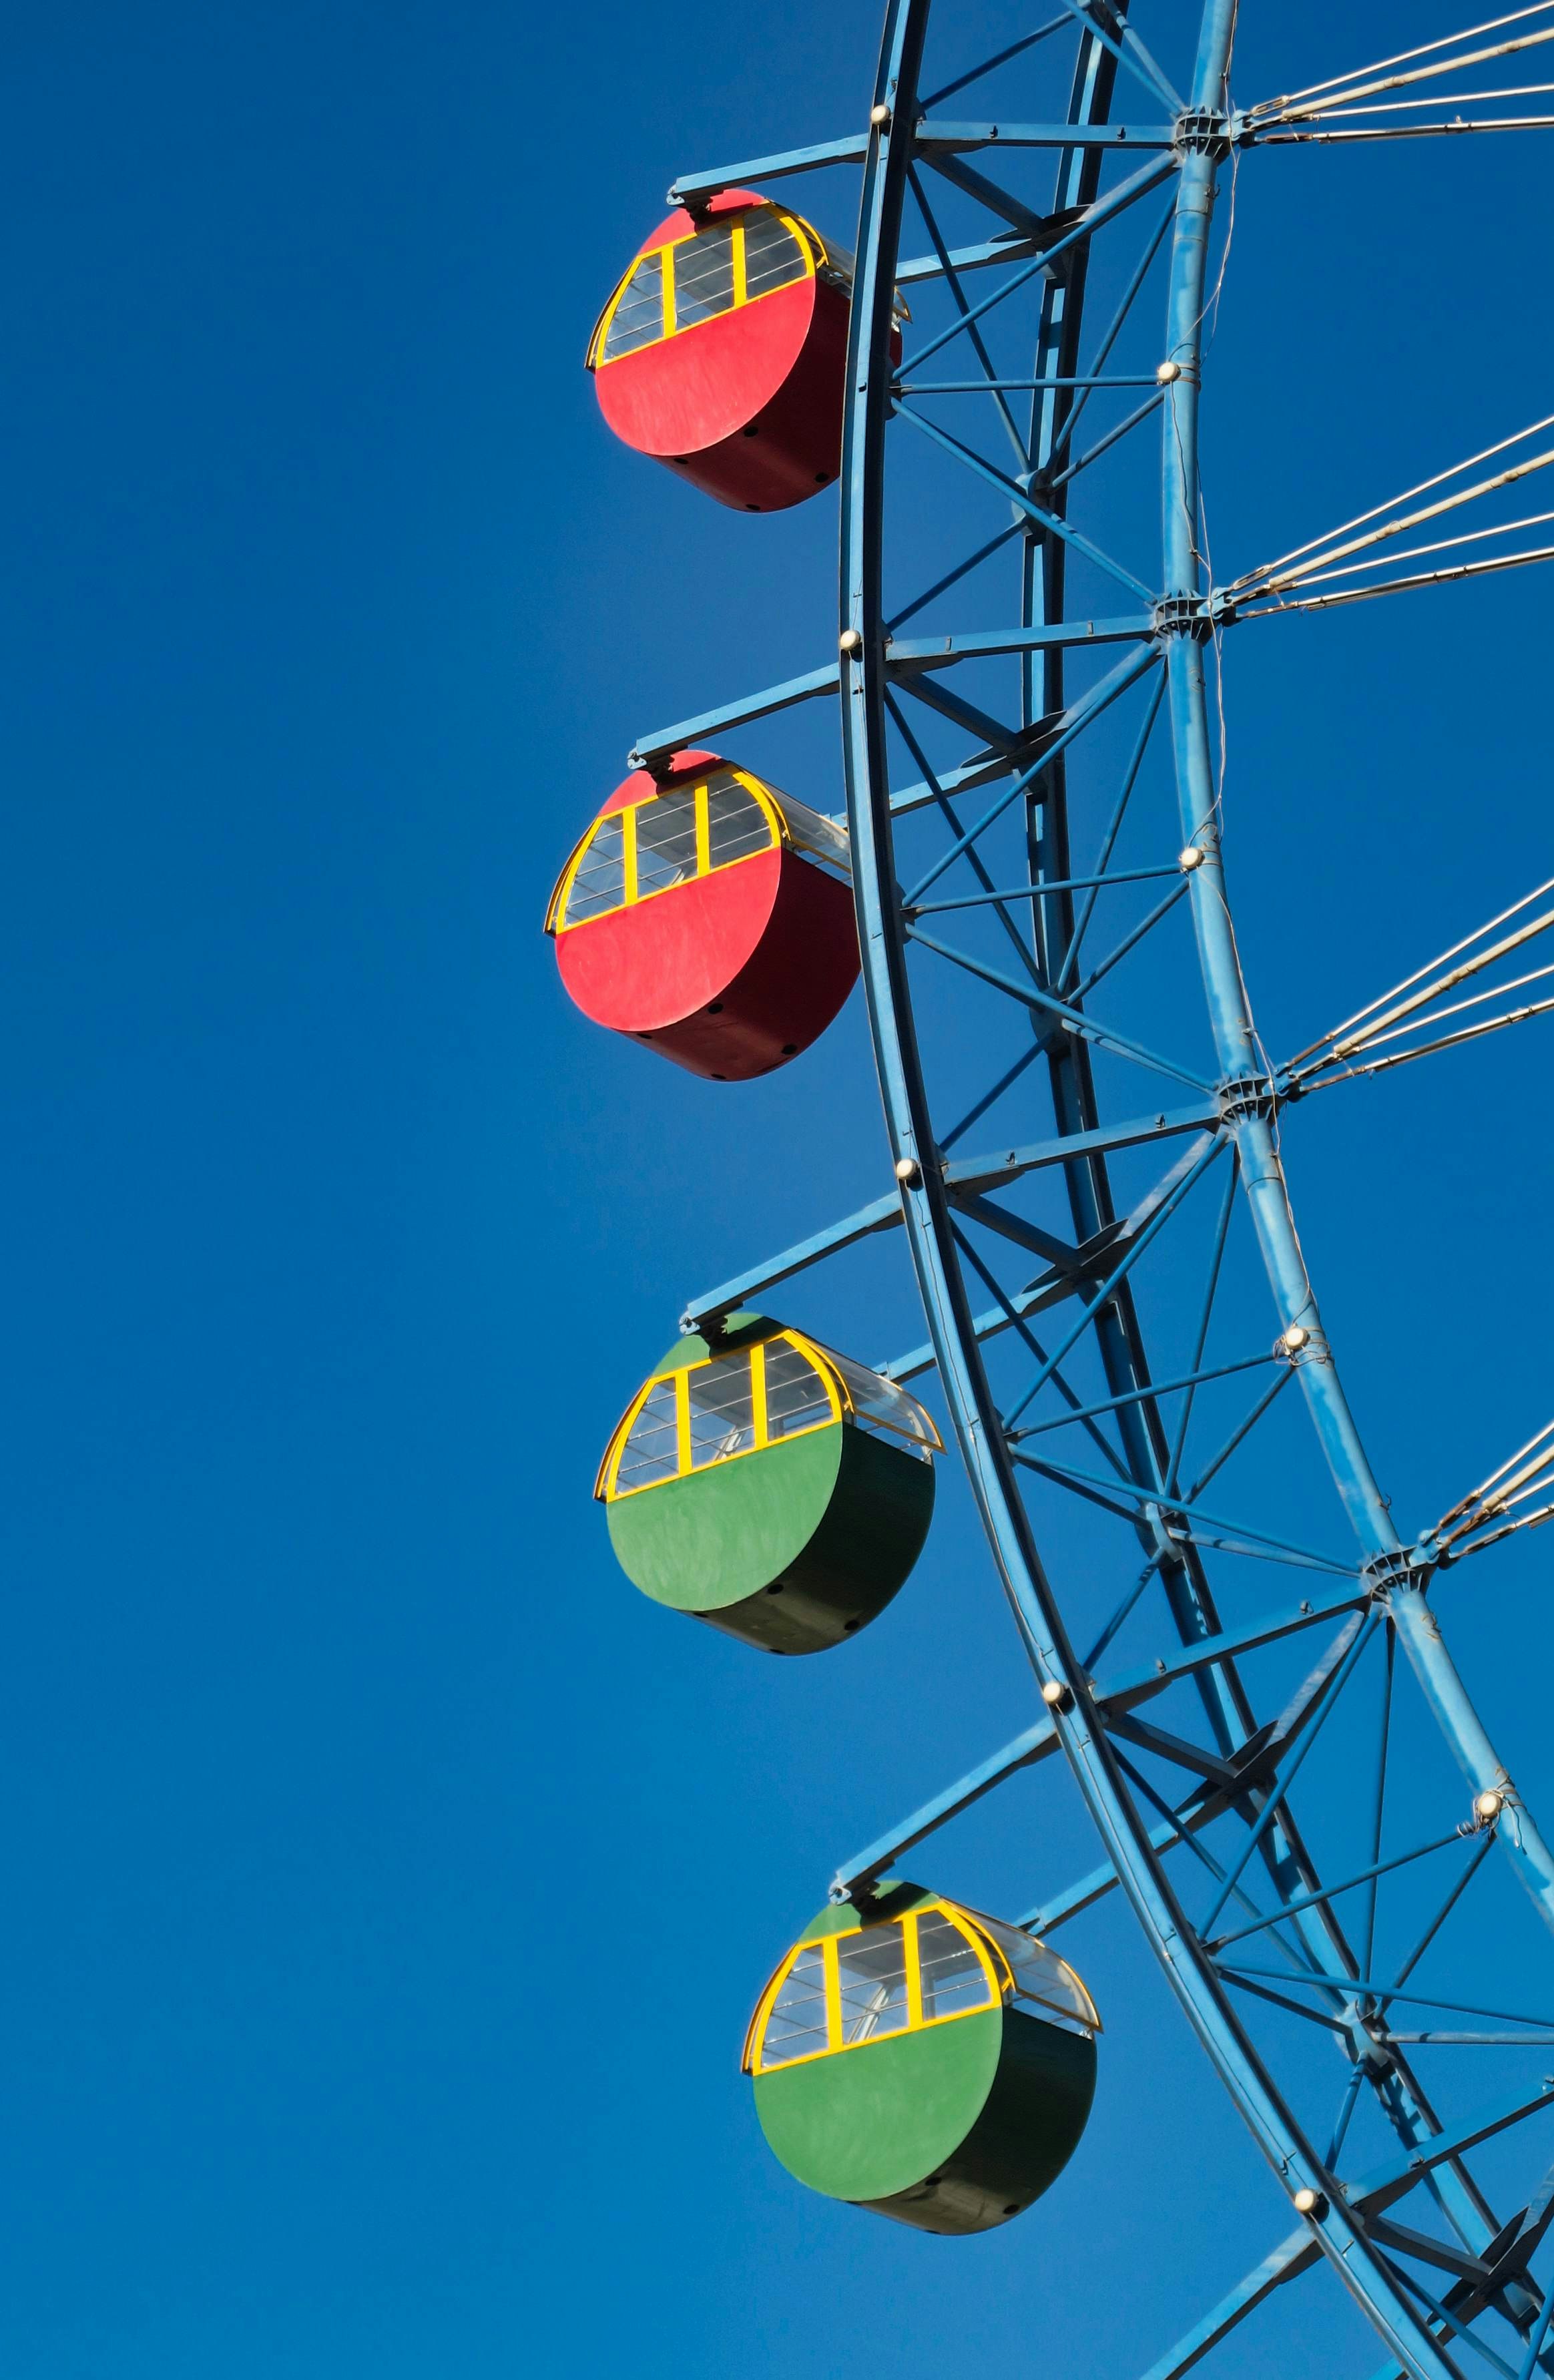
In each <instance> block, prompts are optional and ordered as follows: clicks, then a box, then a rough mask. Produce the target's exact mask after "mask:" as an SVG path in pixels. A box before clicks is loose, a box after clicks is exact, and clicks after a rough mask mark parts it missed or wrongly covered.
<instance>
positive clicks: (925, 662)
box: [885, 508, 1155, 671]
mask: <svg viewBox="0 0 1554 2380" xmlns="http://www.w3.org/2000/svg"><path fill="white" fill-rule="evenodd" d="M1038 509H1039V508H1038ZM1154 634H1155V615H1154V613H1152V612H1138V613H1134V614H1133V615H1132V616H1131V617H1129V618H1124V619H1121V620H1063V621H1059V622H1058V623H1056V624H1055V625H1042V626H1039V627H1029V628H967V629H964V630H962V631H961V632H960V633H959V634H957V635H954V636H949V637H891V638H890V640H889V642H888V643H887V645H886V647H885V664H886V667H887V668H888V669H891V670H893V671H901V670H904V669H905V668H907V667H909V666H913V665H915V666H916V667H917V668H919V669H926V668H932V667H933V666H935V664H937V665H938V666H939V667H941V668H942V667H944V666H945V665H947V664H948V663H949V662H966V661H980V660H985V659H987V658H988V657H989V656H994V657H996V656H997V655H999V654H1001V653H1036V652H1044V651H1050V650H1051V649H1052V648H1053V647H1054V646H1058V647H1062V646H1065V645H1123V644H1132V643H1134V642H1135V641H1141V640H1142V639H1144V638H1146V637H1152V636H1153V635H1154Z"/></svg>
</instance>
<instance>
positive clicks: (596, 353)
mask: <svg viewBox="0 0 1554 2380" xmlns="http://www.w3.org/2000/svg"><path fill="white" fill-rule="evenodd" d="M762 203H763V205H765V206H766V207H767V208H768V209H769V210H770V212H771V213H772V214H774V215H775V216H776V217H777V220H778V222H779V223H780V224H782V225H783V226H784V228H785V229H786V230H788V231H791V232H792V233H793V235H794V237H795V239H796V240H797V242H798V252H799V255H800V257H801V258H802V259H803V261H804V272H803V273H802V275H797V274H795V279H799V278H802V279H804V280H806V281H813V280H814V278H815V273H816V271H817V268H818V265H819V263H821V262H823V261H825V256H826V245H825V242H824V240H823V239H822V238H821V237H820V235H819V232H818V231H816V229H815V228H814V226H813V225H811V224H807V223H806V222H805V220H804V218H803V216H802V215H791V214H789V213H788V212H787V210H786V209H785V208H783V207H774V206H772V205H771V200H763V201H762ZM755 212H756V210H755V208H754V207H747V208H746V209H745V211H744V213H743V214H741V215H740V216H739V217H738V218H737V219H736V220H735V223H734V225H733V226H732V228H733V231H734V234H735V237H734V240H733V243H732V245H733V248H734V251H735V284H734V289H735V296H734V304H733V305H732V306H727V307H725V308H724V309H723V312H722V314H706V315H703V316H702V318H701V321H700V322H687V323H686V326H685V330H682V329H681V328H680V327H679V325H678V323H677V322H675V319H674V250H675V249H677V248H684V247H686V244H687V242H689V241H690V240H693V239H694V238H695V237H696V236H697V233H698V231H702V230H704V229H705V228H706V225H702V224H695V225H692V227H691V229H690V230H689V231H687V232H682V233H681V235H680V237H679V238H678V239H672V240H667V241H665V243H664V245H663V246H662V248H643V249H637V254H636V255H635V256H634V257H633V258H632V260H631V262H630V263H629V264H628V265H627V267H626V269H625V273H623V274H622V276H621V279H620V281H619V283H618V284H617V285H616V288H615V292H614V295H613V297H611V299H610V301H609V303H608V304H607V305H606V307H605V309H604V311H603V313H602V314H601V316H600V318H599V321H598V322H597V323H596V324H595V325H594V333H593V336H592V338H591V339H590V340H589V348H588V356H587V364H588V369H589V371H598V370H601V369H606V367H604V366H603V365H602V364H601V358H602V356H603V353H604V346H605V342H606V340H607V339H608V337H609V333H610V325H611V323H612V322H613V320H614V317H615V310H616V308H617V307H618V306H619V305H620V302H621V299H622V298H623V297H625V293H626V289H627V286H628V285H629V283H630V281H631V276H632V274H633V273H635V272H636V270H637V266H638V265H639V264H641V263H643V262H644V261H646V259H647V258H648V257H650V256H656V257H658V258H659V259H660V260H661V261H660V266H659V271H660V274H661V288H662V318H663V325H664V327H663V330H662V334H660V336H659V337H658V338H657V339H650V340H648V341H647V342H646V343H645V345H646V346H662V345H663V343H664V341H665V340H668V339H683V338H684V337H685V336H686V332H689V331H699V330H700V329H702V327H703V325H704V324H705V323H707V322H722V320H723V319H724V316H725V315H727V314H732V313H736V312H737V311H738V310H739V309H740V307H741V306H759V303H760V300H761V298H762V297H775V296H776V295H777V291H776V290H775V289H763V290H762V291H761V292H760V295H759V297H751V296H750V294H749V291H748V288H747V286H746V285H745V223H746V220H747V217H748V216H750V215H752V214H754V213H755ZM722 220H724V219H723V218H722V217H721V216H715V217H714V218H713V221H714V222H717V223H721V222H722ZM792 287H793V282H791V281H783V282H780V283H779V284H778V288H782V289H791V288H792ZM630 352H631V354H632V355H634V356H635V355H640V354H642V352H643V349H642V348H641V347H633V348H632V349H631V351H630ZM626 360H627V358H625V356H616V357H614V358H613V361H614V362H616V363H625V361H626Z"/></svg>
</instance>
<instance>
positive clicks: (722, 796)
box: [545, 752, 858, 1083]
mask: <svg viewBox="0 0 1554 2380" xmlns="http://www.w3.org/2000/svg"><path fill="white" fill-rule="evenodd" d="M545 927H546V931H547V932H548V933H551V934H553V935H554V937H555V945H556V963H557V965H559V967H560V969H561V979H562V981H563V983H564V984H565V987H566V990H567V991H568V992H569V993H570V995H571V997H572V998H573V1000H574V1001H576V1002H577V1006H578V1007H579V1008H580V1009H581V1010H582V1012H583V1014H584V1015H585V1016H589V1017H591V1018H592V1019H593V1021H594V1023H595V1024H596V1025H606V1026H609V1027H610V1029H611V1030H612V1031H613V1032H615V1033H624V1034H625V1035H627V1036H628V1037H629V1038H631V1039H632V1040H636V1041H643V1042H646V1043H647V1044H648V1046H649V1048H650V1049H653V1050H658V1051H659V1052H660V1054H661V1055H662V1057H665V1058H672V1059H673V1060H674V1062H675V1064H676V1065H677V1066H684V1067H686V1069H687V1070H688V1071H689V1072H690V1073H691V1074H693V1075H706V1076H708V1077H709V1078H710V1080H711V1081H713V1082H715V1083H743V1082H748V1081H749V1080H750V1079H751V1078H752V1076H754V1075H769V1074H771V1072H772V1070H773V1069H774V1068H775V1067H778V1066H783V1065H786V1063H787V1062H788V1060H789V1059H790V1058H793V1057H795V1056H796V1055H797V1053H798V1052H799V1051H800V1050H807V1048H808V1047H809V1044H810V1043H811V1042H812V1041H814V1040H816V1039H818V1038H819V1035H820V1034H821V1033H823V1032H824V1031H825V1028H826V1026H828V1025H829V1024H830V1023H831V1021H832V1017H833V1016H834V1015H835V1014H836V1013H837V1011H838V1009H840V1008H841V1006H842V1004H843V1002H844V1000H845V999H846V997H847V994H848V993H849V991H851V990H852V988H853V985H854V983H855V982H856V978H857V973H858V938H857V928H856V924H855V921H854V917H853V896H852V889H851V880H850V878H849V875H848V870H847V836H846V832H845V831H844V829H843V828H842V827H840V826H837V825H835V824H833V822H832V820H830V819H828V818H824V817H822V816H821V815H820V813H819V811H818V810H812V809H810V808H808V807H807V805H806V804H805V803H803V802H796V801H795V800H794V799H793V798H792V796H791V795H787V794H782V793H779V792H778V791H777V789H776V787H775V786H773V785H769V784H767V783H764V781H763V780H762V779H761V778H759V777H754V776H752V775H751V774H750V772H749V771H748V770H747V769H735V768H733V767H731V766H730V764H729V763H728V762H727V761H726V760H722V759H719V758H718V756H717V754H716V753H714V752H681V753H677V754H676V755H675V757H674V759H673V760H672V761H671V762H670V763H669V764H668V766H667V767H666V768H665V769H664V770H663V771H662V772H661V773H660V774H659V775H658V776H650V775H649V773H648V772H647V771H646V770H638V771H637V772H636V773H635V774H634V775H632V776H629V777H628V778H627V779H626V781H625V784H623V785H619V786H617V787H616V789H615V791H614V792H613V794H612V795H611V796H610V798H609V800H608V801H607V802H606V803H605V805H604V807H603V808H602V809H601V812H600V814H599V816H598V817H597V818H596V819H595V820H594V822H593V824H592V826H591V827H590V828H589V832H588V833H587V834H586V835H585V836H584V837H583V840H582V842H581V843H580V844H578V845H577V849H576V850H575V851H574V852H573V854H572V856H571V858H570V859H569V860H568V861H567V863H566V866H565V868H564V870H563V871H562V876H561V880H560V882H559V883H558V884H557V886H556V889H555V891H554V892H553V893H552V896H551V905H550V909H549V910H548V912H547V914H546V918H545Z"/></svg>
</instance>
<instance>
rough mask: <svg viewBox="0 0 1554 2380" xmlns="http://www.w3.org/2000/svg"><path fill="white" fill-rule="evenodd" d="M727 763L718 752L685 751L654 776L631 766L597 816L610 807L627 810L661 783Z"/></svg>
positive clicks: (671, 782)
mask: <svg viewBox="0 0 1554 2380" xmlns="http://www.w3.org/2000/svg"><path fill="white" fill-rule="evenodd" d="M728 765H729V764H728V762H727V761H726V760H725V759H723V758H722V755H721V754H720V753H717V752H692V751H689V750H686V751H684V752H676V753H675V755H674V759H672V760H667V761H665V763H664V765H663V767H662V770H661V771H660V772H659V774H658V775H657V776H656V777H655V776H654V775H653V774H652V773H651V771H649V770H647V769H633V771H632V772H631V774H630V776H629V777H627V778H626V779H625V782H624V783H621V784H618V785H617V786H616V787H615V790H614V792H613V794H612V795H611V796H610V798H609V800H608V801H607V802H606V803H604V804H603V806H602V807H601V810H600V813H599V815H600V817H601V818H608V817H609V815H610V813H611V811H612V810H624V809H629V807H631V805H632V803H633V802H645V801H646V800H647V799H648V797H649V795H650V794H656V793H657V792H658V791H659V789H660V787H661V786H662V785H673V784H674V783H677V782H678V781H679V780H680V779H681V778H682V777H704V776H705V775H706V774H707V773H708V771H709V770H711V769H726V768H727V767H728Z"/></svg>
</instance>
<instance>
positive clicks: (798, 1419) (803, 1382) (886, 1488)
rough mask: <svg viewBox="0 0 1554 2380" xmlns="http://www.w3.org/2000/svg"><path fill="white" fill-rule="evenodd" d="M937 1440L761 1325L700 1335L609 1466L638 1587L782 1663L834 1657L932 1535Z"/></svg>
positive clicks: (606, 1493)
mask: <svg viewBox="0 0 1554 2380" xmlns="http://www.w3.org/2000/svg"><path fill="white" fill-rule="evenodd" d="M940 1451H942V1449H941V1441H940V1437H939V1433H938V1431H937V1430H936V1429H935V1427H934V1426H933V1424H932V1422H931V1421H930V1420H929V1416H928V1415H927V1414H926V1413H925V1412H924V1411H923V1408H922V1406H921V1405H920V1404H918V1403H917V1401H916V1399H915V1398H912V1397H909V1396H908V1395H907V1394H906V1393H905V1391H904V1390H903V1389H900V1388H898V1387H897V1386H896V1383H895V1382H894V1381H893V1380H887V1379H885V1378H882V1376H881V1375H880V1373H878V1372H871V1371H868V1370H867V1369H866V1368H865V1367H864V1366H862V1365H861V1364H855V1363H852V1362H851V1361H850V1360H849V1359H848V1358H847V1357H846V1356H845V1355H837V1354H833V1353H832V1351H831V1349H829V1348H826V1347H821V1346H819V1345H818V1344H817V1342H815V1341H814V1340H813V1339H808V1338H806V1337H805V1336H804V1335H803V1333H802V1332H800V1331H797V1330H785V1329H784V1328H783V1325H782V1324H781V1323H780V1322H772V1321H769V1320H768V1319H767V1318H766V1317H765V1316H763V1315H759V1314H735V1315H731V1316H730V1317H729V1318H728V1319H727V1321H726V1322H725V1323H724V1324H723V1327H722V1331H721V1332H720V1333H719V1334H718V1335H717V1336H716V1337H715V1338H713V1337H702V1336H701V1335H700V1334H699V1333H697V1332H692V1333H691V1335H690V1336H689V1337H687V1338H685V1339H681V1340H680V1341H678V1342H676V1344H675V1345H674V1346H673V1347H672V1348H671V1349H670V1351H669V1353H668V1354H667V1355H665V1357H664V1359H663V1361H662V1364H660V1366H658V1369H657V1370H656V1371H655V1372H654V1373H653V1375H652V1377H651V1378H650V1379H648V1380H647V1381H645V1382H644V1383H643V1385H642V1387H641V1388H640V1389H639V1390H637V1395H636V1396H635V1397H634V1398H633V1400H632V1402H631V1403H630V1404H629V1405H628V1406H627V1408H626V1411H625V1415H624V1416H623V1417H622V1419H621V1421H620V1423H619V1425H618V1426H617V1427H616V1430H615V1433H614V1436H613V1438H612V1439H611V1440H610V1444H609V1447H608V1449H607V1450H606V1451H605V1456H604V1460H603V1462H602V1463H601V1465H600V1468H599V1476H598V1479H597V1480H596V1482H595V1484H594V1494H595V1495H596V1496H597V1497H599V1498H600V1500H601V1501H602V1503H603V1504H604V1507H605V1510H606V1512H608V1515H609V1521H610V1540H611V1543H612V1544H613V1547H614V1549H615V1555H616V1559H617V1560H619V1562H620V1564H621V1567H622V1569H623V1570H624V1571H625V1573H626V1576H627V1577H628V1578H629V1579H631V1580H632V1581H633V1583H634V1584H635V1585H637V1586H639V1587H640V1588H641V1589H642V1592H643V1594H644V1595H650V1596H651V1597H653V1599H654V1601H655V1602H657V1603H666V1604H668V1605H670V1607H671V1608H672V1609H674V1610H676V1611H688V1612H690V1613H691V1614H692V1616H693V1617H694V1618H696V1619H698V1620H704V1621H707V1622H708V1624H709V1625H710V1627H713V1628H721V1629H722V1630H724V1631H725V1632H726V1633H728V1634H729V1635H731V1636H737V1637H739V1638H741V1639H742V1641H743V1642H744V1643H745V1644H747V1645H760V1646H762V1647H764V1648H765V1650H766V1651H768V1652H771V1653H819V1652H821V1651H823V1650H824V1648H825V1647H826V1646H827V1645H839V1644H840V1643H841V1642H842V1640H843V1638H844V1636H850V1635H852V1634H854V1633H856V1631H857V1630H858V1629H859V1628H862V1627H863V1626H864V1625H865V1624H866V1623H867V1622H868V1621H870V1620H872V1619H874V1618H875V1617H876V1616H877V1614H878V1613H880V1612H881V1611H882V1610H883V1609H884V1608H885V1606H886V1604H887V1603H889V1601H890V1600H891V1597H892V1596H893V1595H894V1594H895V1592H896V1590H897V1588H898V1587H899V1586H900V1585H901V1584H902V1582H903V1580H904V1578H905V1577H906V1575H907V1573H908V1572H909V1571H910V1570H911V1568H912V1565H913V1563H914V1562H915V1561H916V1560H917V1556H918V1554H919V1553H920V1552H921V1551H922V1548H923V1540H924V1538H925V1537H926V1536H928V1530H929V1520H930V1519H931V1518H932V1514H933V1456H934V1454H935V1453H936V1452H940Z"/></svg>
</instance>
